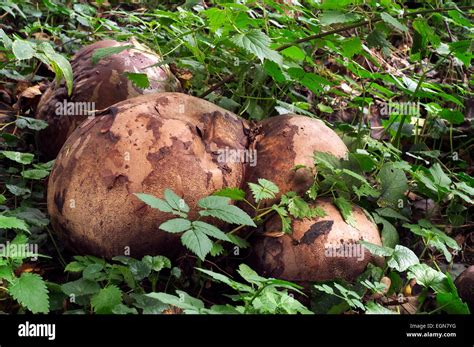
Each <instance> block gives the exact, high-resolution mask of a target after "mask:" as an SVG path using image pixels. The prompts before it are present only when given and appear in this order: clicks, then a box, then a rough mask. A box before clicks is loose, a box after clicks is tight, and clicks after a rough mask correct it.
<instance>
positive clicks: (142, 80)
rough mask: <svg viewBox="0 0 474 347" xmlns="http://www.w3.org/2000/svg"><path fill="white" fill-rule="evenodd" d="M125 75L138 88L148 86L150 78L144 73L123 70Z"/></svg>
mask: <svg viewBox="0 0 474 347" xmlns="http://www.w3.org/2000/svg"><path fill="white" fill-rule="evenodd" d="M125 76H127V78H128V79H129V80H130V81H131V82H132V83H133V84H134V85H135V86H137V87H138V88H140V89H147V88H149V87H150V80H149V79H148V76H147V74H146V73H136V72H125Z"/></svg>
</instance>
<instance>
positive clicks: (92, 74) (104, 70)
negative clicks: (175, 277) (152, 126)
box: [36, 40, 180, 159]
mask: <svg viewBox="0 0 474 347" xmlns="http://www.w3.org/2000/svg"><path fill="white" fill-rule="evenodd" d="M126 45H132V46H133V47H134V48H130V49H127V50H124V51H122V52H120V53H116V54H112V55H109V56H107V57H104V58H103V59H101V60H99V61H98V62H97V63H96V64H94V63H93V62H92V55H93V53H94V51H95V50H96V49H100V48H109V47H119V46H126ZM161 61H162V60H161V58H160V56H159V55H157V54H155V53H153V52H151V51H149V50H148V49H147V48H146V47H145V46H142V45H140V44H138V43H137V42H136V41H132V42H117V41H114V40H104V41H99V42H96V43H93V44H91V45H88V46H85V47H83V48H82V49H80V50H79V51H78V52H77V53H76V54H75V55H74V57H73V58H72V61H71V67H72V71H73V76H74V80H73V90H72V94H71V95H70V96H68V93H67V88H66V85H65V83H64V82H62V83H61V84H59V85H56V84H55V83H52V84H51V85H50V87H49V88H48V89H47V90H46V91H45V93H44V94H43V96H42V97H41V100H40V102H39V104H38V110H37V112H36V118H38V119H41V120H44V121H46V122H47V123H48V127H47V128H46V129H44V130H42V131H41V132H39V134H38V147H39V148H40V149H41V151H42V153H43V155H44V156H45V158H46V159H53V158H55V157H56V155H57V154H58V152H59V150H60V148H61V146H62V145H63V144H64V142H65V141H66V139H67V137H68V136H69V135H70V134H71V133H72V132H73V131H74V129H75V128H76V127H77V126H78V125H79V124H80V123H81V122H83V121H84V120H85V119H86V118H87V117H88V111H90V109H92V110H103V109H105V108H107V107H109V106H111V105H113V104H115V103H117V102H120V101H123V100H126V99H129V98H132V97H135V96H138V95H142V94H147V93H154V92H166V91H170V92H172V91H179V90H180V84H179V81H178V80H177V79H176V77H175V76H174V75H173V74H172V73H171V71H170V70H169V68H168V67H167V66H166V65H160V66H153V65H156V64H159V63H160V62H161ZM127 72H131V73H146V75H147V77H148V80H149V82H150V86H149V88H147V89H140V88H138V87H137V86H135V85H134V84H133V83H132V82H131V81H130V80H129V79H128V78H127V76H126V73H127ZM85 103H87V104H85ZM65 111H71V112H72V113H73V114H69V113H71V112H69V113H68V114H65V113H66V112H65Z"/></svg>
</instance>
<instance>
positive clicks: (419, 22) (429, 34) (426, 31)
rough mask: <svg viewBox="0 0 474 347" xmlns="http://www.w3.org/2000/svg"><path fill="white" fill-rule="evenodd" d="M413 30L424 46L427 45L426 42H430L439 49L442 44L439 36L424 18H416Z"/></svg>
mask: <svg viewBox="0 0 474 347" xmlns="http://www.w3.org/2000/svg"><path fill="white" fill-rule="evenodd" d="M412 26H413V29H415V30H416V31H417V32H418V33H419V34H420V35H421V38H422V41H423V44H422V45H423V46H425V45H426V41H429V42H430V43H431V44H432V45H433V47H435V48H436V47H438V46H439V45H440V43H441V40H440V38H439V36H438V35H437V34H436V33H435V32H434V30H433V28H432V27H431V26H430V25H429V24H428V23H427V22H426V19H424V18H419V17H418V18H416V19H415V20H414V21H413V23H412Z"/></svg>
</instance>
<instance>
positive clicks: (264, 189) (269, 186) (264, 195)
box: [248, 178, 280, 202]
mask: <svg viewBox="0 0 474 347" xmlns="http://www.w3.org/2000/svg"><path fill="white" fill-rule="evenodd" d="M248 185H249V188H250V190H251V191H252V195H253V198H254V199H255V202H259V201H261V200H264V199H273V198H275V196H276V195H275V194H277V193H278V192H279V191H280V189H278V187H277V185H276V184H275V183H273V182H270V181H268V180H266V179H264V178H259V179H258V184H255V183H251V182H250V183H248Z"/></svg>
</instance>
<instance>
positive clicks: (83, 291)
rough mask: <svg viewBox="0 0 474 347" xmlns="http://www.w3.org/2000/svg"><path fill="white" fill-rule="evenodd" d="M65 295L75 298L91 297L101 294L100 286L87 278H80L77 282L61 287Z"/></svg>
mask: <svg viewBox="0 0 474 347" xmlns="http://www.w3.org/2000/svg"><path fill="white" fill-rule="evenodd" d="M61 289H62V291H63V292H64V294H66V295H69V296H72V295H74V296H75V297H79V296H83V295H91V294H95V293H97V292H99V290H100V286H99V284H98V283H97V282H95V281H91V280H88V279H85V278H80V279H78V280H76V281H72V282H68V283H64V284H63V285H61Z"/></svg>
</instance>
